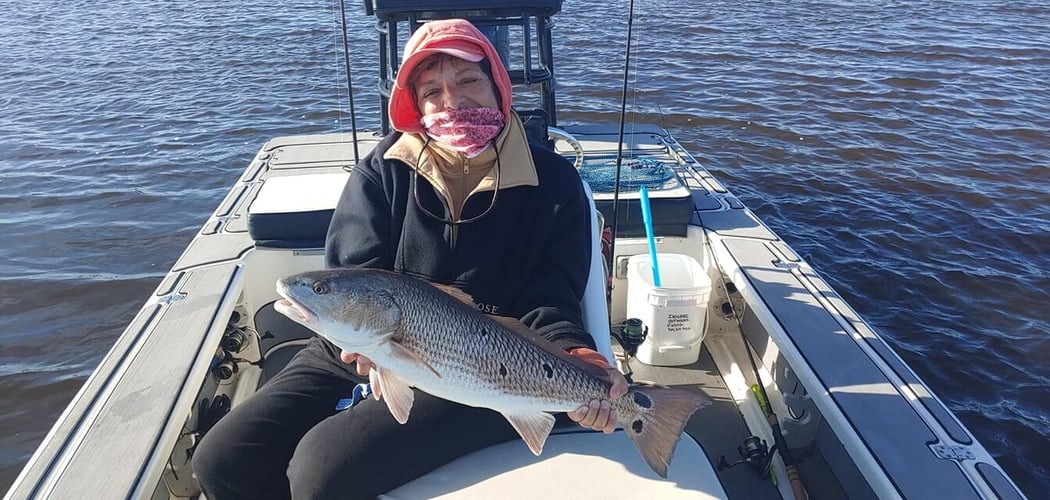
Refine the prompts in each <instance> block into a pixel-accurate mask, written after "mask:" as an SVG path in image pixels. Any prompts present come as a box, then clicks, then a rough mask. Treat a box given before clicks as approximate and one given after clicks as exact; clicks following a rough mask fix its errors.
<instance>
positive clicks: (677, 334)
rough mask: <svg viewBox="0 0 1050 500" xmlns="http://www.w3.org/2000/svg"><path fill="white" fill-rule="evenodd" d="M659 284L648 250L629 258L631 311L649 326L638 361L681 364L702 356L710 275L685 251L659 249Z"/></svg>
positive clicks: (651, 363)
mask: <svg viewBox="0 0 1050 500" xmlns="http://www.w3.org/2000/svg"><path fill="white" fill-rule="evenodd" d="M656 258H657V259H658V260H657V262H658V263H659V264H660V287H659V288H657V287H656V286H655V285H654V284H653V268H652V265H651V262H652V261H651V259H650V258H649V255H648V254H643V255H635V256H632V257H631V258H630V259H629V260H628V261H627V317H628V318H638V319H640V320H642V323H644V324H645V326H646V328H648V330H649V332H648V335H647V336H646V338H645V342H643V343H642V345H640V346H638V352H637V354H636V357H637V358H638V361H641V362H642V363H645V364H647V365H654V366H678V365H688V364H692V363H695V362H696V361H697V359H699V358H700V345H701V343H702V342H703V340H704V327H705V324H704V320H705V317H706V315H707V301H708V298H709V297H710V295H711V279H710V278H708V276H707V273H706V272H704V269H703V268H702V267H701V266H700V264H699V263H698V262H697V261H696V259H694V258H692V257H690V256H688V255H682V254H674V253H669V254H657V257H656Z"/></svg>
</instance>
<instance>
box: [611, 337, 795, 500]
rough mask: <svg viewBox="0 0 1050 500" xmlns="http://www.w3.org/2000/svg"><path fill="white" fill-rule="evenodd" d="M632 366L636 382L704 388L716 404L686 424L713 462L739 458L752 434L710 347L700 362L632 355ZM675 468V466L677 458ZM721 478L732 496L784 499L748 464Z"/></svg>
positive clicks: (705, 349) (721, 474) (726, 473)
mask: <svg viewBox="0 0 1050 500" xmlns="http://www.w3.org/2000/svg"><path fill="white" fill-rule="evenodd" d="M629 366H630V374H631V378H632V379H633V380H634V381H635V382H650V383H654V384H661V385H667V386H687V387H692V388H698V389H701V390H703V391H704V393H705V394H707V396H708V397H709V398H711V400H712V401H713V403H712V404H711V405H710V406H708V407H706V408H703V409H701V410H700V411H698V412H696V413H695V414H693V418H691V419H690V420H689V423H688V424H686V427H685V430H686V432H688V433H689V435H690V436H692V437H693V439H696V440H697V441H698V442H699V443H700V445H701V446H703V447H704V450H706V451H707V456H708V459H709V460H710V461H711V463H712V464H717V463H718V462H719V458H720V457H722V456H724V457H726V461H728V462H735V461H736V460H738V459H739V453H738V452H737V447H738V446H740V445H741V444H742V443H743V440H744V438H745V437H747V436H749V435H750V434H751V433H750V432H749V431H748V430H747V426H746V425H745V424H744V419H743V417H742V416H741V415H740V411H739V410H737V406H736V403H735V402H734V401H733V397H732V396H731V395H730V394H729V389H728V388H726V386H725V383H724V382H723V381H722V376H721V374H719V372H718V368H716V367H715V362H714V360H713V359H711V354H710V353H708V351H707V348H704V349H703V350H702V351H701V352H700V359H699V361H697V362H696V363H693V364H691V365H686V366H673V367H672V366H648V365H645V364H643V363H641V362H640V361H638V360H637V359H633V358H632V359H631V360H630V363H629ZM671 467H672V468H673V467H674V461H673V460H672V461H671ZM718 478H719V480H721V482H722V487H723V488H724V489H725V491H726V494H728V495H729V498H754V499H764V498H771V499H772V498H776V499H779V498H780V494H779V493H778V492H777V489H776V486H774V485H773V483H771V482H770V481H769V479H764V478H761V477H759V476H758V474H757V473H756V472H755V471H754V470H753V469H752V468H750V467H749V466H746V465H740V466H737V467H734V468H731V469H724V470H720V471H718Z"/></svg>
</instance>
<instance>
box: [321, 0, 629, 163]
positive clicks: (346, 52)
mask: <svg viewBox="0 0 1050 500" xmlns="http://www.w3.org/2000/svg"><path fill="white" fill-rule="evenodd" d="M632 1H633V0H632ZM339 15H340V17H342V20H343V67H344V68H345V69H346V92H347V94H348V95H349V96H350V129H351V130H352V133H353V138H354V163H357V162H359V161H361V155H360V154H359V152H358V150H357V113H355V112H354V84H353V81H352V80H351V79H350V42H349V41H348V40H347V37H346V5H345V3H344V0H339Z"/></svg>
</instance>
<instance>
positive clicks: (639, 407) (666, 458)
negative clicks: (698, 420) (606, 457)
mask: <svg viewBox="0 0 1050 500" xmlns="http://www.w3.org/2000/svg"><path fill="white" fill-rule="evenodd" d="M623 398H624V399H627V404H626V405H624V407H622V408H626V409H622V410H620V411H619V412H618V413H619V414H618V415H617V417H618V418H619V419H620V424H621V425H623V429H624V432H626V433H627V436H628V437H630V438H631V441H632V442H634V446H635V447H636V448H638V452H639V453H641V454H642V458H643V459H645V463H647V464H649V467H651V468H652V469H653V471H654V472H656V473H657V474H659V475H660V477H662V478H666V477H667V467H668V465H669V464H670V463H671V456H672V455H673V454H674V448H675V445H677V444H678V439H679V437H680V436H681V435H682V430H683V429H685V424H686V422H688V421H689V417H690V416H692V415H693V413H694V412H696V411H697V410H699V409H700V408H703V407H705V406H707V405H709V404H711V399H710V398H708V397H707V396H706V395H704V394H703V393H702V392H699V391H690V390H685V389H675V388H671V387H662V386H650V385H632V386H631V389H630V390H629V391H628V393H627V394H626V395H624V396H623Z"/></svg>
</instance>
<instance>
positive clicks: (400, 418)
mask: <svg viewBox="0 0 1050 500" xmlns="http://www.w3.org/2000/svg"><path fill="white" fill-rule="evenodd" d="M372 372H374V373H375V374H376V376H375V379H376V380H378V381H379V386H380V387H382V391H383V396H382V398H383V401H386V407H387V408H389V409H390V413H391V414H392V415H393V416H394V419H396V420H397V422H398V423H399V424H403V423H405V422H408V414H409V412H410V411H412V402H413V401H414V400H415V394H414V393H413V392H412V388H411V387H409V385H408V384H406V383H405V381H404V380H401V379H400V378H399V377H398V376H397V375H395V374H394V372H392V371H390V370H387V369H385V368H372V371H371V372H369V374H368V378H369V380H372V379H373V377H372Z"/></svg>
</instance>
